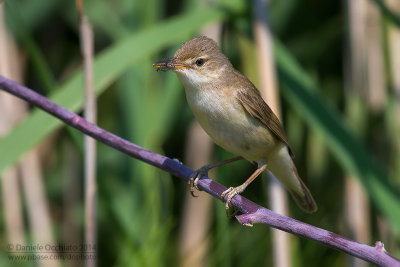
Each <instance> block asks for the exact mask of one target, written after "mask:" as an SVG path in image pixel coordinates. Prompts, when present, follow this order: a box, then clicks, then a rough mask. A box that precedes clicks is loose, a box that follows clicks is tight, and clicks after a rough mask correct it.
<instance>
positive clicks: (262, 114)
mask: <svg viewBox="0 0 400 267" xmlns="http://www.w3.org/2000/svg"><path fill="white" fill-rule="evenodd" d="M248 90H249V87H247V88H246V90H244V89H239V90H237V91H236V92H237V98H238V100H239V102H240V104H241V105H242V106H243V107H244V109H245V110H246V111H247V112H248V113H250V115H251V116H253V117H254V118H256V119H258V120H260V121H261V122H262V123H263V124H264V125H265V126H266V127H267V128H268V129H269V130H271V132H273V133H274V134H275V135H276V137H278V139H279V140H280V141H282V142H283V143H284V144H285V145H286V146H287V147H288V149H289V154H290V156H291V157H292V158H294V153H293V151H292V149H291V147H290V145H289V142H288V140H287V138H286V135H285V131H284V130H283V127H282V124H281V122H280V121H279V119H278V117H276V115H275V114H274V112H272V110H271V108H270V107H269V106H268V105H267V103H265V102H264V100H263V99H262V97H261V95H260V92H259V91H258V90H257V89H256V88H255V87H251V89H250V90H251V91H250V92H249V91H248Z"/></svg>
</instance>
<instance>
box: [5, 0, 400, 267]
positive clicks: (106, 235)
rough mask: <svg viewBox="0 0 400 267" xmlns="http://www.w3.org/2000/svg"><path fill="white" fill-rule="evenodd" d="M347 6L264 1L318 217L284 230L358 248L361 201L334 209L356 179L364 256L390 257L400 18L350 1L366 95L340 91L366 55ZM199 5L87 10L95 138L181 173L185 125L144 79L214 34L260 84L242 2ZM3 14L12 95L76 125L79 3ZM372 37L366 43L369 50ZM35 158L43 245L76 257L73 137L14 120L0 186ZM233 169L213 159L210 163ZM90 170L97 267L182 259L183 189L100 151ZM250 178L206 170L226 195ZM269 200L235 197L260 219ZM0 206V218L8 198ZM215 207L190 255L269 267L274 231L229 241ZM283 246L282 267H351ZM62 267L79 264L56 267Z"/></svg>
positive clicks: (77, 155)
mask: <svg viewBox="0 0 400 267" xmlns="http://www.w3.org/2000/svg"><path fill="white" fill-rule="evenodd" d="M350 1H351V0H348V1H333V0H328V1H316V0H304V1H294V0H280V1H278V0H271V1H269V2H270V3H269V9H268V13H269V19H270V22H271V29H272V32H273V35H274V38H275V55H276V64H277V70H278V76H279V88H280V92H281V96H282V97H281V102H282V114H283V124H284V125H285V129H286V132H287V135H288V138H289V141H290V143H291V145H292V147H293V149H294V151H295V153H296V165H297V169H298V171H299V173H300V176H301V177H302V178H303V180H304V181H305V183H306V184H307V186H308V187H309V188H310V191H311V192H312V193H313V195H314V197H315V199H316V201H317V203H318V206H319V210H318V212H317V213H315V214H312V215H309V214H305V213H303V212H301V211H300V210H299V209H298V208H297V207H296V206H295V204H294V203H293V201H292V200H289V207H290V216H291V217H294V218H296V219H298V220H301V221H304V222H307V223H310V224H313V225H315V226H318V227H320V228H324V229H326V230H329V231H333V232H335V233H338V234H341V235H344V236H346V237H349V238H352V239H354V238H355V237H354V236H353V233H352V230H351V229H349V225H348V223H347V218H346V216H347V215H346V212H345V210H346V208H347V207H348V206H350V205H351V204H352V202H353V201H357V200H354V199H353V200H352V199H348V198H345V192H346V190H347V189H346V179H348V178H346V177H348V176H352V178H350V179H356V180H357V181H361V184H362V187H363V188H364V189H365V192H366V196H367V199H366V205H367V207H366V210H367V214H368V216H367V218H366V220H365V218H364V220H361V225H367V226H368V229H367V237H365V238H366V240H367V241H365V242H367V243H368V244H369V245H374V242H375V241H378V240H380V241H382V242H383V243H384V244H385V247H386V249H387V250H388V251H389V252H390V253H391V254H392V255H394V256H397V257H399V256H400V249H399V244H400V238H399V234H400V195H399V192H400V179H399V177H400V131H399V130H400V119H399V116H400V115H399V111H400V108H399V107H400V101H399V94H400V93H399V92H400V88H399V87H398V86H399V84H398V83H397V82H396V81H398V78H396V76H399V73H400V70H399V69H398V66H397V69H396V65H395V64H393V62H394V61H396V60H399V59H397V58H398V57H399V54H398V51H396V49H394V48H395V47H396V46H397V50H398V48H399V47H400V43H399V42H396V41H394V40H398V38H397V39H395V38H392V36H393V35H396V34H397V35H398V34H399V31H400V29H399V26H400V23H399V21H400V20H399V16H398V14H400V12H397V11H399V8H398V3H397V11H396V9H395V7H392V6H391V5H389V3H388V1H386V2H385V1H378V0H376V1H357V2H364V6H367V8H368V10H370V11H365V10H362V9H360V11H359V12H365V13H366V14H367V15H365V16H366V19H365V20H364V21H363V22H362V23H364V22H365V25H366V28H365V29H364V30H365V33H364V34H365V35H368V34H369V33H371V35H368V36H369V37H368V36H367V37H365V36H364V37H363V38H365V39H362V40H368V41H371V42H372V43H373V44H375V46H374V45H370V46H369V47H370V48H368V49H367V52H366V53H365V54H364V56H366V58H367V57H368V56H371V55H376V56H377V57H378V61H372V63H371V62H369V61H368V60H365V59H364V58H361V62H364V63H361V68H362V71H361V73H362V78H361V79H358V81H359V80H361V81H364V83H363V84H362V85H361V86H360V84H357V82H348V81H349V80H350V81H352V78H351V77H353V76H354V73H355V71H354V70H353V69H352V67H351V66H354V65H357V64H355V63H358V62H355V61H356V60H358V59H357V57H355V56H352V54H351V53H353V52H354V51H357V49H360V50H361V49H364V48H359V47H357V46H356V47H353V48H352V46H351V45H349V43H352V42H353V41H352V40H354V39H353V38H355V39H356V40H357V38H358V37H357V36H352V33H353V31H352V30H351V27H359V26H360V25H359V24H357V22H356V24H355V25H353V24H352V23H353V22H352V20H351V18H352V17H351V14H352V13H351V12H350V11H349V8H348V6H349V4H348V3H347V2H350ZM210 2H211V1H210ZM210 2H207V1H194V0H187V1H184V0H173V1H163V0H148V1H138V0H136V1H134V0H114V1H93V0H86V1H84V6H85V12H86V14H87V16H88V18H89V21H90V23H91V24H92V26H93V29H94V34H95V35H94V36H95V39H94V42H95V65H94V76H95V77H94V86H95V90H96V94H97V102H98V124H99V125H100V126H101V127H103V128H105V129H106V130H108V131H111V132H113V133H115V134H117V135H119V136H121V137H123V138H126V139H128V140H130V141H132V142H134V143H136V144H138V145H140V146H143V147H145V148H147V149H150V150H153V151H156V152H158V153H161V154H164V155H167V156H169V157H171V158H177V159H179V160H181V161H184V158H185V145H186V141H187V132H188V129H189V127H190V124H191V122H192V121H193V120H194V117H193V115H192V113H191V111H190V110H189V108H188V106H187V104H186V100H185V96H184V91H183V87H182V85H181V84H180V83H179V82H178V80H177V78H176V77H175V75H174V74H173V73H172V72H171V73H170V72H168V73H161V72H156V71H154V70H153V69H152V68H151V64H152V63H153V62H155V61H157V60H161V59H166V58H169V57H172V56H173V54H174V53H175V51H176V49H178V48H179V46H180V45H181V44H182V43H183V42H184V41H186V40H188V39H190V38H192V37H194V36H196V35H199V34H200V33H201V30H202V29H204V27H205V26H207V25H209V24H210V23H215V24H217V25H218V26H219V27H220V29H221V31H220V40H219V41H220V44H221V47H222V50H223V51H224V53H225V54H226V55H227V56H228V57H229V58H230V59H231V61H232V63H233V65H234V66H235V67H236V68H237V69H239V70H240V71H242V72H244V73H245V74H246V75H247V76H248V77H249V78H250V79H251V80H252V81H253V82H254V83H255V84H258V81H257V75H258V74H257V64H256V63H255V62H256V60H257V55H256V50H255V48H256V43H255V41H254V35H253V28H252V27H253V23H254V16H253V10H252V2H251V1H244V0H234V1H228V0H226V1H223V0H221V1H215V3H210ZM394 2H396V1H394ZM0 5H1V6H2V8H3V13H4V17H3V19H4V20H5V22H6V23H5V25H6V29H7V30H8V32H9V37H8V38H9V39H10V42H15V45H16V47H17V51H18V52H17V53H18V55H19V61H18V62H17V64H18V67H17V68H18V69H19V70H20V72H22V74H21V75H22V82H23V83H24V84H25V85H27V86H28V87H30V88H33V89H35V90H37V91H38V92H40V93H41V94H44V95H46V96H48V97H49V98H51V99H52V100H54V101H56V102H57V103H59V104H61V105H62V106H64V107H66V108H68V109H70V110H72V111H74V112H78V113H79V112H81V111H82V105H83V89H82V87H83V74H82V68H81V65H82V63H81V61H82V59H81V54H80V47H79V25H78V21H79V20H78V15H77V11H76V6H75V2H74V1H61V0H52V1H44V0H36V1H29V0H18V1H4V2H3V3H1V4H0ZM393 6H394V5H393ZM371 10H372V11H371ZM265 12H267V10H265ZM356 12H357V11H356ZM371 14H373V15H371ZM396 14H397V15H396ZM369 16H371V17H369ZM374 31H378V34H377V35H375V36H373V35H372V32H374ZM371 36H372V37H371ZM368 38H370V39H368ZM374 41H375V42H374ZM353 43H355V44H361V45H362V44H363V42H362V41H361V42H357V41H356V42H353ZM366 45H367V46H368V44H366ZM371 47H372V48H371ZM369 49H372V50H369ZM396 57H397V58H396ZM371 58H372V59H373V57H372V56H371ZM349 59H351V62H350V63H349ZM5 60H6V59H5V58H4V57H3V58H2V59H1V58H0V61H5ZM377 62H378V63H379V64H378V63H377ZM15 63H16V62H14V63H13V64H15ZM368 64H372V65H371V66H373V68H369V66H370V65H368ZM396 71H397V72H396ZM0 74H2V73H0ZM2 75H3V74H2ZM352 75H353V76H352ZM349 77H350V78H349ZM377 81H378V82H377ZM349 84H350V86H349ZM371 84H372V85H374V86H370V85H371ZM375 85H378V86H375ZM345 88H346V89H345ZM368 88H372V89H368ZM2 116H3V114H0V120H1V119H2V118H1V117H2ZM4 116H5V114H4ZM39 144H40V147H39V150H41V151H42V153H40V161H41V167H42V173H43V177H42V179H43V183H44V188H45V193H44V197H45V200H46V203H47V205H48V209H49V213H50V218H51V231H50V232H51V233H52V234H53V235H54V240H55V241H56V242H58V243H68V242H76V243H83V241H82V238H83V232H84V215H83V214H84V213H83V209H84V204H83V203H84V196H83V191H84V190H83V188H84V182H83V178H82V175H83V167H82V161H83V153H84V151H83V135H82V134H81V133H79V132H77V131H76V130H74V129H72V128H70V127H66V126H64V125H63V124H62V123H61V122H59V121H57V120H56V119H53V118H52V117H51V116H49V115H46V114H44V113H43V112H41V111H37V110H36V109H31V110H30V111H29V114H28V115H27V117H26V118H25V119H24V120H22V121H21V122H20V123H19V124H17V125H16V126H15V127H13V128H12V129H10V131H8V132H7V133H5V134H4V135H3V136H2V137H0V174H1V173H2V172H4V171H6V170H7V168H9V167H10V166H11V165H12V164H15V163H16V162H17V161H18V160H19V159H20V157H21V156H22V155H24V154H25V153H26V152H27V151H29V150H30V149H32V148H34V147H36V146H38V145H39ZM229 156H231V155H229V154H228V153H227V152H225V151H223V150H222V149H220V148H217V147H215V150H214V153H213V159H210V161H212V160H217V159H226V158H228V157H229ZM184 163H185V162H184ZM97 166H98V167H97V170H98V174H97V182H98V207H97V210H98V244H97V245H98V247H97V248H98V266H178V265H180V264H181V263H182V262H183V260H182V258H184V257H185V256H182V253H180V251H181V250H182V248H181V240H182V237H181V231H182V227H184V225H185V224H186V223H187V222H186V221H185V220H184V218H186V217H185V216H184V212H185V210H184V208H183V207H184V202H185V201H187V193H188V188H187V185H186V184H185V183H183V182H182V181H180V180H179V179H176V178H174V177H171V176H170V175H169V174H168V173H165V172H163V171H161V170H158V169H156V168H154V167H151V166H148V165H146V164H144V163H142V162H139V161H138V160H134V159H131V158H129V157H128V156H126V155H123V154H122V153H120V152H118V151H115V150H113V149H111V148H109V147H106V146H104V145H102V144H99V145H98V153H97ZM254 168H255V166H253V165H251V164H250V163H248V162H238V163H234V164H230V165H227V166H223V167H220V168H218V170H217V171H216V172H215V173H213V174H212V175H211V176H212V178H216V179H217V180H218V181H219V182H221V183H222V184H224V185H225V186H231V185H238V184H240V183H242V182H243V181H244V178H245V177H247V176H248V175H249V174H250V173H251V172H252V171H253V170H254ZM71 177H72V178H71ZM71 183H73V184H72V185H71ZM265 186H266V182H265V179H258V180H256V181H255V182H254V184H252V185H251V186H250V187H249V188H248V189H247V190H246V192H245V193H244V196H246V197H248V198H249V199H251V200H253V201H255V202H257V203H259V204H260V205H263V206H267V204H268V203H267V196H266V194H265V190H264V189H263V188H265ZM2 188H3V189H4V188H5V185H4V184H2ZM3 192H4V190H3ZM200 194H202V193H200ZM17 197H18V198H20V199H21V203H22V204H21V206H22V209H21V212H22V219H23V221H22V222H23V229H24V236H25V240H26V242H27V244H31V243H34V242H35V235H37V234H39V235H40V233H34V230H33V229H32V228H31V226H30V223H31V222H30V219H29V215H28V214H29V212H30V209H32V207H31V206H29V205H28V204H26V197H24V196H23V194H22V193H21V197H19V196H17ZM2 199H3V202H2V204H3V205H5V203H6V201H4V194H3V197H2ZM198 201H201V200H198ZM211 203H212V204H211V205H212V206H211V209H210V212H209V218H207V220H208V224H207V228H206V229H205V232H206V236H204V244H206V245H205V248H204V247H201V248H199V249H205V254H204V255H205V256H204V259H203V260H202V262H201V263H202V264H204V265H205V266H261V265H263V266H271V264H272V253H271V248H272V247H273V246H274V245H273V244H272V243H271V238H270V237H271V234H270V229H269V228H268V227H265V226H263V225H255V226H254V227H252V228H248V227H244V226H241V225H240V224H238V223H237V222H236V220H234V219H228V218H226V216H225V211H224V204H223V203H222V202H221V201H219V200H217V199H213V200H212V202H211ZM9 208H10V207H9ZM11 208H12V207H11ZM2 210H5V209H4V208H3V209H2ZM5 221H6V219H5V212H1V213H0V230H1V234H0V245H1V246H2V247H6V245H7V244H9V243H10V239H9V233H7V231H10V229H9V228H8V227H7V225H6V222H5ZM193 231H196V229H193ZM290 240H291V245H290V246H291V248H290V251H291V253H290V255H288V257H290V258H291V259H292V263H293V266H346V264H348V261H347V256H346V254H344V253H342V252H338V251H335V250H333V249H330V248H328V247H325V246H321V245H320V244H317V243H315V242H312V241H309V240H305V239H303V238H300V237H297V236H292V237H291V238H290ZM11 243H12V242H11ZM204 244H203V245H204ZM8 255H9V254H8V253H7V251H6V249H4V250H3V249H0V265H1V266H46V265H41V264H44V263H38V262H28V261H20V262H16V261H10V260H9V258H8ZM61 265H62V266H82V265H83V263H82V262H79V261H65V262H63V263H61ZM196 266H197V265H196ZM199 266H201V265H199ZM349 266H350V265H349Z"/></svg>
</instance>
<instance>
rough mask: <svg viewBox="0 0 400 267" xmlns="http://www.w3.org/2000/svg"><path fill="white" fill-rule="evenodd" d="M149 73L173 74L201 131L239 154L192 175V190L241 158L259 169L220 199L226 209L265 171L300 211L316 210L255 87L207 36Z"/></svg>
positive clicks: (279, 127) (283, 137)
mask: <svg viewBox="0 0 400 267" xmlns="http://www.w3.org/2000/svg"><path fill="white" fill-rule="evenodd" d="M153 68H156V69H158V70H172V71H174V72H175V73H176V74H177V76H178V79H179V80H180V82H181V83H182V84H183V86H184V87H185V92H186V99H187V102H188V104H189V106H190V108H191V110H192V111H193V113H194V115H195V117H196V119H197V120H198V122H199V123H200V125H201V126H202V127H203V129H204V130H205V131H206V132H207V134H208V135H209V136H210V137H211V138H212V139H213V140H214V142H215V143H217V144H218V145H219V146H221V147H223V148H224V149H226V150H228V151H230V152H232V153H233V154H237V155H240V157H236V158H233V159H230V160H225V161H222V162H217V163H214V164H210V165H206V166H204V167H202V168H200V169H199V170H197V171H196V172H194V175H193V177H192V178H196V180H195V182H194V185H195V186H196V185H197V181H198V178H199V177H201V175H207V173H208V170H209V169H211V168H213V167H216V166H219V165H222V164H225V163H228V162H232V161H235V160H238V159H241V158H245V159H247V160H248V161H250V162H256V163H257V164H258V168H257V170H255V171H254V173H253V174H252V175H251V176H250V177H249V178H248V179H247V180H246V181H245V182H244V183H243V184H242V185H240V186H238V187H230V188H229V189H227V190H226V191H224V192H223V193H222V194H221V198H222V199H224V198H225V196H226V197H227V199H226V209H227V210H228V209H229V205H230V202H231V200H232V198H233V197H234V196H235V195H236V194H240V193H242V192H243V191H244V190H245V189H246V187H247V186H248V185H249V184H250V183H251V182H252V181H253V180H254V179H255V178H256V177H257V176H258V175H259V174H260V173H262V172H263V171H264V170H265V169H266V168H267V166H268V169H269V170H270V171H271V172H272V173H273V174H274V175H275V176H276V177H277V178H278V179H279V180H280V181H281V182H282V183H283V185H284V186H285V187H286V189H287V190H288V191H289V192H290V194H291V195H292V197H293V198H294V200H295V201H296V203H297V205H298V206H299V207H300V208H301V209H302V210H304V211H306V212H309V213H312V212H315V211H316V210H317V205H316V203H315V201H314V199H313V197H312V196H311V194H310V191H309V190H308V189H307V187H306V186H305V184H304V183H303V181H302V180H301V179H300V177H299V175H298V174H297V169H296V167H295V165H294V163H293V160H292V158H294V154H293V152H292V149H291V148H290V145H289V142H288V140H287V138H286V135H285V132H284V130H283V127H282V125H281V123H280V121H279V119H278V118H277V117H276V116H275V114H274V113H273V112H272V110H271V108H270V107H269V106H268V105H267V104H266V103H265V102H264V100H263V99H262V97H261V95H260V93H259V91H258V90H257V88H256V87H255V86H254V85H253V84H252V83H251V82H250V81H249V80H248V79H247V78H246V77H245V76H244V75H243V74H241V73H240V72H239V71H237V70H236V69H234V68H233V66H232V64H231V62H230V61H229V59H228V58H227V57H226V56H225V55H224V54H223V53H222V52H221V51H220V49H219V47H218V45H217V43H216V42H215V41H214V40H212V39H210V38H208V37H205V36H200V37H196V38H193V39H191V40H189V41H187V42H186V43H184V44H183V45H182V47H181V48H180V49H179V50H178V51H176V53H175V55H174V57H173V58H171V59H169V60H166V61H160V62H156V63H154V64H153ZM192 181H193V180H192ZM196 187H197V186H196ZM192 192H193V191H192Z"/></svg>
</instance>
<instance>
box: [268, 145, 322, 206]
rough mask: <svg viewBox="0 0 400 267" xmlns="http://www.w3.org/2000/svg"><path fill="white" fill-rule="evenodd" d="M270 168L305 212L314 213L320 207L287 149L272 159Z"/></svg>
mask: <svg viewBox="0 0 400 267" xmlns="http://www.w3.org/2000/svg"><path fill="white" fill-rule="evenodd" d="M268 168H269V169H270V170H271V172H272V173H273V174H274V175H275V176H276V178H278V179H279V181H280V182H281V183H282V184H283V185H284V186H285V187H286V189H287V190H288V191H289V193H290V194H291V195H292V197H293V199H294V201H295V202H296V204H297V205H298V206H299V207H300V208H301V209H302V210H303V211H305V212H307V213H313V212H315V211H317V209H318V207H317V204H316V203H315V201H314V198H313V197H312V195H311V193H310V191H309V190H308V188H307V186H306V185H305V184H304V183H303V181H302V180H301V178H300V177H299V175H298V173H297V169H296V166H295V165H294V163H293V161H292V159H291V157H290V155H289V153H288V152H287V149H286V147H284V149H283V150H281V151H280V153H279V156H278V157H275V158H274V159H271V161H269V164H268Z"/></svg>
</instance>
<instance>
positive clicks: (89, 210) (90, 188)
mask: <svg viewBox="0 0 400 267" xmlns="http://www.w3.org/2000/svg"><path fill="white" fill-rule="evenodd" d="M76 7H77V11H78V14H79V30H80V31H79V33H80V45H81V52H82V57H83V71H84V75H85V88H84V91H85V114H84V117H85V119H86V120H87V121H89V122H91V123H94V124H95V123H96V114H97V105H96V96H95V93H94V89H93V42H94V41H93V31H92V26H91V25H90V23H89V20H88V18H87V16H86V14H85V11H84V8H83V0H77V1H76ZM84 143H85V242H86V244H88V245H95V244H97V214H96V208H97V183H96V150H97V149H96V140H94V139H92V138H90V137H89V136H87V135H85V138H84ZM90 252H91V253H94V254H96V255H97V253H96V251H90ZM85 266H86V267H95V266H97V261H96V257H92V258H87V259H86V262H85Z"/></svg>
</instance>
